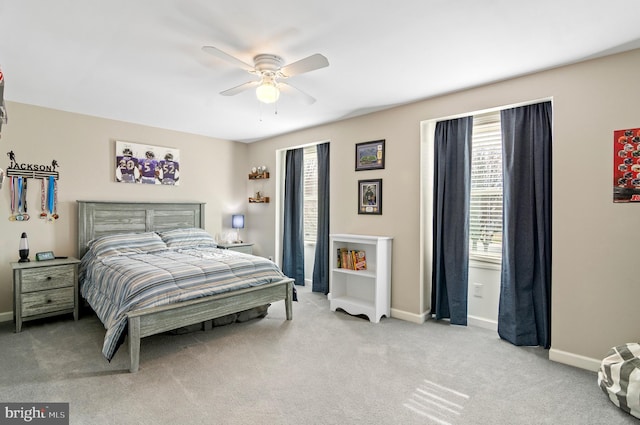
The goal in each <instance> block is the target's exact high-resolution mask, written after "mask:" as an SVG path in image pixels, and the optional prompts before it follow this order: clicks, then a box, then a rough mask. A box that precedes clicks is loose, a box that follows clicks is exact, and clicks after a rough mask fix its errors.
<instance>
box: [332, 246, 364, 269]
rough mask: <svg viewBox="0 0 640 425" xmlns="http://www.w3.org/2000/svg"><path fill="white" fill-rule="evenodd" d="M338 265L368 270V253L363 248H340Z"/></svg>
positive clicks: (341, 267) (343, 267) (345, 267)
mask: <svg viewBox="0 0 640 425" xmlns="http://www.w3.org/2000/svg"><path fill="white" fill-rule="evenodd" d="M337 255H338V257H337V263H336V264H337V267H338V268H340V269H349V270H367V254H366V252H365V251H361V250H357V251H356V250H348V249H347V248H338V251H337Z"/></svg>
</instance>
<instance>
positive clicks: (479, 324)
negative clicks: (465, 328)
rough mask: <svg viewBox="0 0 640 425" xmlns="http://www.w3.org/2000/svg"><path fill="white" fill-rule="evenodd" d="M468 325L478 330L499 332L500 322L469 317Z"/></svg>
mask: <svg viewBox="0 0 640 425" xmlns="http://www.w3.org/2000/svg"><path fill="white" fill-rule="evenodd" d="M467 324H468V325H469V326H474V327H476V328H482V329H489V330H490V331H495V332H498V322H496V321H495V320H490V319H486V318H484V317H478V316H467Z"/></svg>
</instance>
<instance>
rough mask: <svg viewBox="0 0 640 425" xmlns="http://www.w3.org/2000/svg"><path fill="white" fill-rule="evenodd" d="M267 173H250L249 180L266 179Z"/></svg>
mask: <svg viewBox="0 0 640 425" xmlns="http://www.w3.org/2000/svg"><path fill="white" fill-rule="evenodd" d="M268 178H269V172H267V171H265V172H264V173H250V174H249V180H260V179H268Z"/></svg>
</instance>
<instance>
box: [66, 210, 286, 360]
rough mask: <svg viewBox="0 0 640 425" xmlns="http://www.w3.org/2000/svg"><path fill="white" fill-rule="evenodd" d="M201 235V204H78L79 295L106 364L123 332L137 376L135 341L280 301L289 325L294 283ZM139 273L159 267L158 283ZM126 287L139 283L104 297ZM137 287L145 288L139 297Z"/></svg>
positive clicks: (264, 263)
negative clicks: (100, 328)
mask: <svg viewBox="0 0 640 425" xmlns="http://www.w3.org/2000/svg"><path fill="white" fill-rule="evenodd" d="M203 229H204V204H203V203H197V202H194V203H184V202H181V203H143V202H140V203H135V202H96V201H78V255H79V256H80V258H82V263H81V266H80V268H81V272H80V277H81V282H80V286H81V292H82V295H83V298H85V299H86V300H87V302H88V303H89V305H90V306H91V308H93V309H94V311H96V313H97V314H98V317H100V319H101V320H102V322H103V324H105V328H106V329H107V332H106V335H105V342H104V346H103V354H104V355H105V357H106V358H107V359H108V360H110V359H111V358H112V356H113V354H114V353H115V350H117V348H118V346H119V345H120V343H121V342H122V340H123V338H124V336H125V333H126V336H127V340H128V345H129V356H130V368H129V370H130V371H131V372H137V371H138V369H139V364H140V340H141V338H144V337H147V336H151V335H155V334H158V333H162V332H166V331H171V330H175V329H178V328H182V327H185V326H190V325H193V324H197V323H206V322H207V321H211V320H213V319H217V318H220V317H223V316H227V315H229V314H233V313H239V312H243V311H247V310H250V309H254V308H257V307H261V306H264V305H268V304H270V303H273V302H276V301H280V300H284V302H285V303H284V304H285V312H286V319H287V320H291V319H292V301H293V279H290V278H288V277H286V276H284V275H283V274H282V272H280V270H279V269H277V267H276V266H275V265H274V264H273V263H272V262H270V261H269V260H266V259H263V258H261V257H256V256H251V255H248V254H242V253H238V252H235V251H229V250H221V249H218V248H215V247H214V244H208V243H206V242H207V241H206V240H205V238H206V236H205V234H206V232H204V230H203ZM185 234H188V236H189V237H188V240H189V241H190V242H189V244H187V245H185V244H184V241H185V238H184V235H185ZM193 235H196V236H195V238H202V240H200V239H198V244H197V245H198V246H197V247H196V246H192V243H193V242H192V241H193V240H194V236H193ZM163 244H164V247H163V246H162V245H163ZM123 247H124V248H123ZM114 250H115V254H114ZM121 251H126V252H124V253H122V252H121ZM129 251H130V252H129ZM90 260H94V261H90ZM95 260H97V261H95ZM89 264H92V265H91V266H89ZM96 264H99V266H98V265H96ZM125 267H129V268H128V269H125ZM274 267H275V271H274V270H273V268H274ZM143 269H145V270H146V269H154V270H155V269H158V270H160V272H161V273H162V274H163V276H164V277H158V278H157V279H160V281H155V280H154V281H153V282H152V283H151V284H147V282H148V280H145V279H150V278H147V277H141V276H140V275H141V273H142V272H143ZM194 270H197V272H196V271H194ZM196 274H197V275H201V276H199V277H198V279H200V280H195V277H194V275H196ZM181 275H185V276H186V281H182V282H180V283H174V284H173V285H174V286H172V287H171V289H170V290H169V291H168V295H164V294H163V295H162V296H159V295H158V294H159V293H160V291H159V290H158V288H159V287H160V286H164V285H165V284H166V285H172V284H171V283H169V282H168V277H175V276H181ZM153 279H156V278H155V277H154V278H153ZM128 281H136V282H141V283H139V284H138V285H139V286H137V287H135V289H118V291H117V293H115V294H113V295H109V294H107V291H111V288H123V287H124V283H125V282H128ZM112 282H113V284H112ZM185 282H186V283H185ZM110 285H113V286H110ZM141 287H145V288H146V290H147V293H144V295H143V293H142V292H141V291H140V288H141ZM123 291H129V292H126V293H124V294H123ZM154 291H155V292H154ZM106 298H110V300H105V299H106ZM123 299H125V300H128V301H126V302H127V303H128V304H127V305H124V306H123V305H119V306H114V305H115V303H116V301H113V300H117V303H121V302H122V300H123ZM116 310H117V311H116Z"/></svg>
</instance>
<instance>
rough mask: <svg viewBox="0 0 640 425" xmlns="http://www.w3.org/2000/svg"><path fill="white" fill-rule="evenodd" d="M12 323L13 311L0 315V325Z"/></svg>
mask: <svg viewBox="0 0 640 425" xmlns="http://www.w3.org/2000/svg"><path fill="white" fill-rule="evenodd" d="M12 321H13V311H5V312H3V313H0V323H2V322H12Z"/></svg>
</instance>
